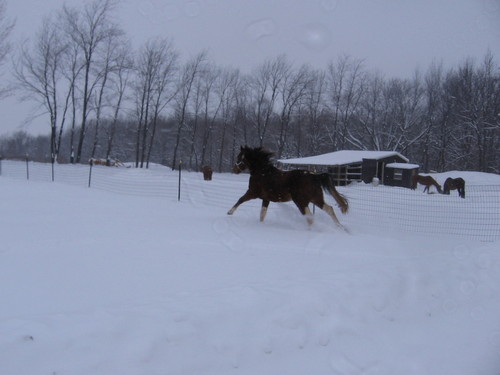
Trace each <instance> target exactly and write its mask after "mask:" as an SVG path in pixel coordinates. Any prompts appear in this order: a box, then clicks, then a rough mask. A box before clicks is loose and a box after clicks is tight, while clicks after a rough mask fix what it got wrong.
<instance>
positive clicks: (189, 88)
mask: <svg viewBox="0 0 500 375" xmlns="http://www.w3.org/2000/svg"><path fill="white" fill-rule="evenodd" d="M206 59H207V53H206V52H205V51H203V52H201V53H199V54H198V55H196V56H195V57H194V58H193V59H191V60H190V61H188V62H187V63H186V64H185V65H184V67H183V69H182V72H181V75H180V79H179V83H178V90H177V96H176V98H175V119H176V123H177V129H176V135H175V144H174V150H173V156H172V169H175V167H176V166H177V158H178V151H179V146H180V143H181V137H182V131H183V129H184V127H185V126H186V120H187V116H188V104H189V101H190V98H191V95H192V92H193V86H194V83H195V80H196V78H197V77H198V75H199V74H200V73H201V72H202V69H203V68H204V65H205V63H206Z"/></svg>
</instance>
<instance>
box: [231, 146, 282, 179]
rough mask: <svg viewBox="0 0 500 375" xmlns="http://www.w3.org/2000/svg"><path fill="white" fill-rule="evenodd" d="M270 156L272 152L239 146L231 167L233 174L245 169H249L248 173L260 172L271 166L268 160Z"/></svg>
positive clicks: (260, 148) (259, 148)
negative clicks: (238, 151)
mask: <svg viewBox="0 0 500 375" xmlns="http://www.w3.org/2000/svg"><path fill="white" fill-rule="evenodd" d="M272 155H273V153H272V152H269V151H266V150H264V149H263V148H262V147H255V148H251V147H248V146H241V147H240V153H239V154H238V156H237V157H236V163H235V164H234V166H233V173H235V174H238V173H241V172H243V171H244V170H245V169H249V170H250V172H255V171H259V170H262V169H263V168H266V167H268V166H269V165H271V162H270V160H269V159H270V157H271V156H272Z"/></svg>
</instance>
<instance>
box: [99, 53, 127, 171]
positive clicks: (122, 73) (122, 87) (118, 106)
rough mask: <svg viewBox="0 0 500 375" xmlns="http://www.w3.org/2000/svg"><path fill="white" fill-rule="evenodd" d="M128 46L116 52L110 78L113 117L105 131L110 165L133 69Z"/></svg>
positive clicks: (107, 156)
mask: <svg viewBox="0 0 500 375" xmlns="http://www.w3.org/2000/svg"><path fill="white" fill-rule="evenodd" d="M129 51H130V46H129V45H128V44H126V45H124V46H123V49H121V50H120V51H118V55H117V61H116V62H117V64H116V70H115V71H114V74H113V75H112V77H111V85H112V87H113V88H112V89H111V91H112V92H113V93H114V101H113V99H110V102H111V103H110V105H111V108H112V110H113V117H112V119H111V123H110V126H109V128H107V129H106V133H107V139H106V145H107V146H106V156H105V158H106V162H107V163H108V164H109V163H110V158H111V152H112V150H113V142H114V140H115V135H116V128H117V124H118V119H119V115H120V112H121V110H122V106H123V101H124V99H125V92H126V90H127V89H128V87H129V79H130V74H131V71H132V68H133V61H132V59H131V58H130V57H129Z"/></svg>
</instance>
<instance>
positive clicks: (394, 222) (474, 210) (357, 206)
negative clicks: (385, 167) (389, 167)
mask: <svg viewBox="0 0 500 375" xmlns="http://www.w3.org/2000/svg"><path fill="white" fill-rule="evenodd" d="M339 190H341V189H339ZM343 191H344V193H345V194H346V195H347V196H348V197H349V203H350V206H351V209H352V210H353V211H356V212H357V213H358V215H356V217H355V218H351V217H349V215H347V216H345V219H344V221H345V222H346V223H349V222H352V221H353V220H356V221H357V223H363V224H364V225H367V226H370V227H372V228H377V229H379V230H383V231H395V230H403V231H408V232H417V233H425V234H436V235H439V234H446V235H455V236H461V237H465V238H468V239H474V240H480V241H496V240H498V239H500V185H466V198H465V199H463V198H460V197H459V196H458V193H457V192H456V191H452V192H451V194H450V195H443V194H427V193H423V192H422V191H414V190H410V189H406V188H399V187H386V186H377V187H374V186H371V185H369V184H368V185H367V184H356V185H354V186H350V187H348V188H345V189H343Z"/></svg>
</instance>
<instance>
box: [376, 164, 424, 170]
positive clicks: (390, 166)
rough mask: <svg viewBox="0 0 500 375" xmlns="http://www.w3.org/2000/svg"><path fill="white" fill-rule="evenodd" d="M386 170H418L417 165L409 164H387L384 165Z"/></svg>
mask: <svg viewBox="0 0 500 375" xmlns="http://www.w3.org/2000/svg"><path fill="white" fill-rule="evenodd" d="M385 166H386V167H387V168H396V169H415V168H419V167H420V166H419V165H418V164H410V163H389V164H386V165H385Z"/></svg>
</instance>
